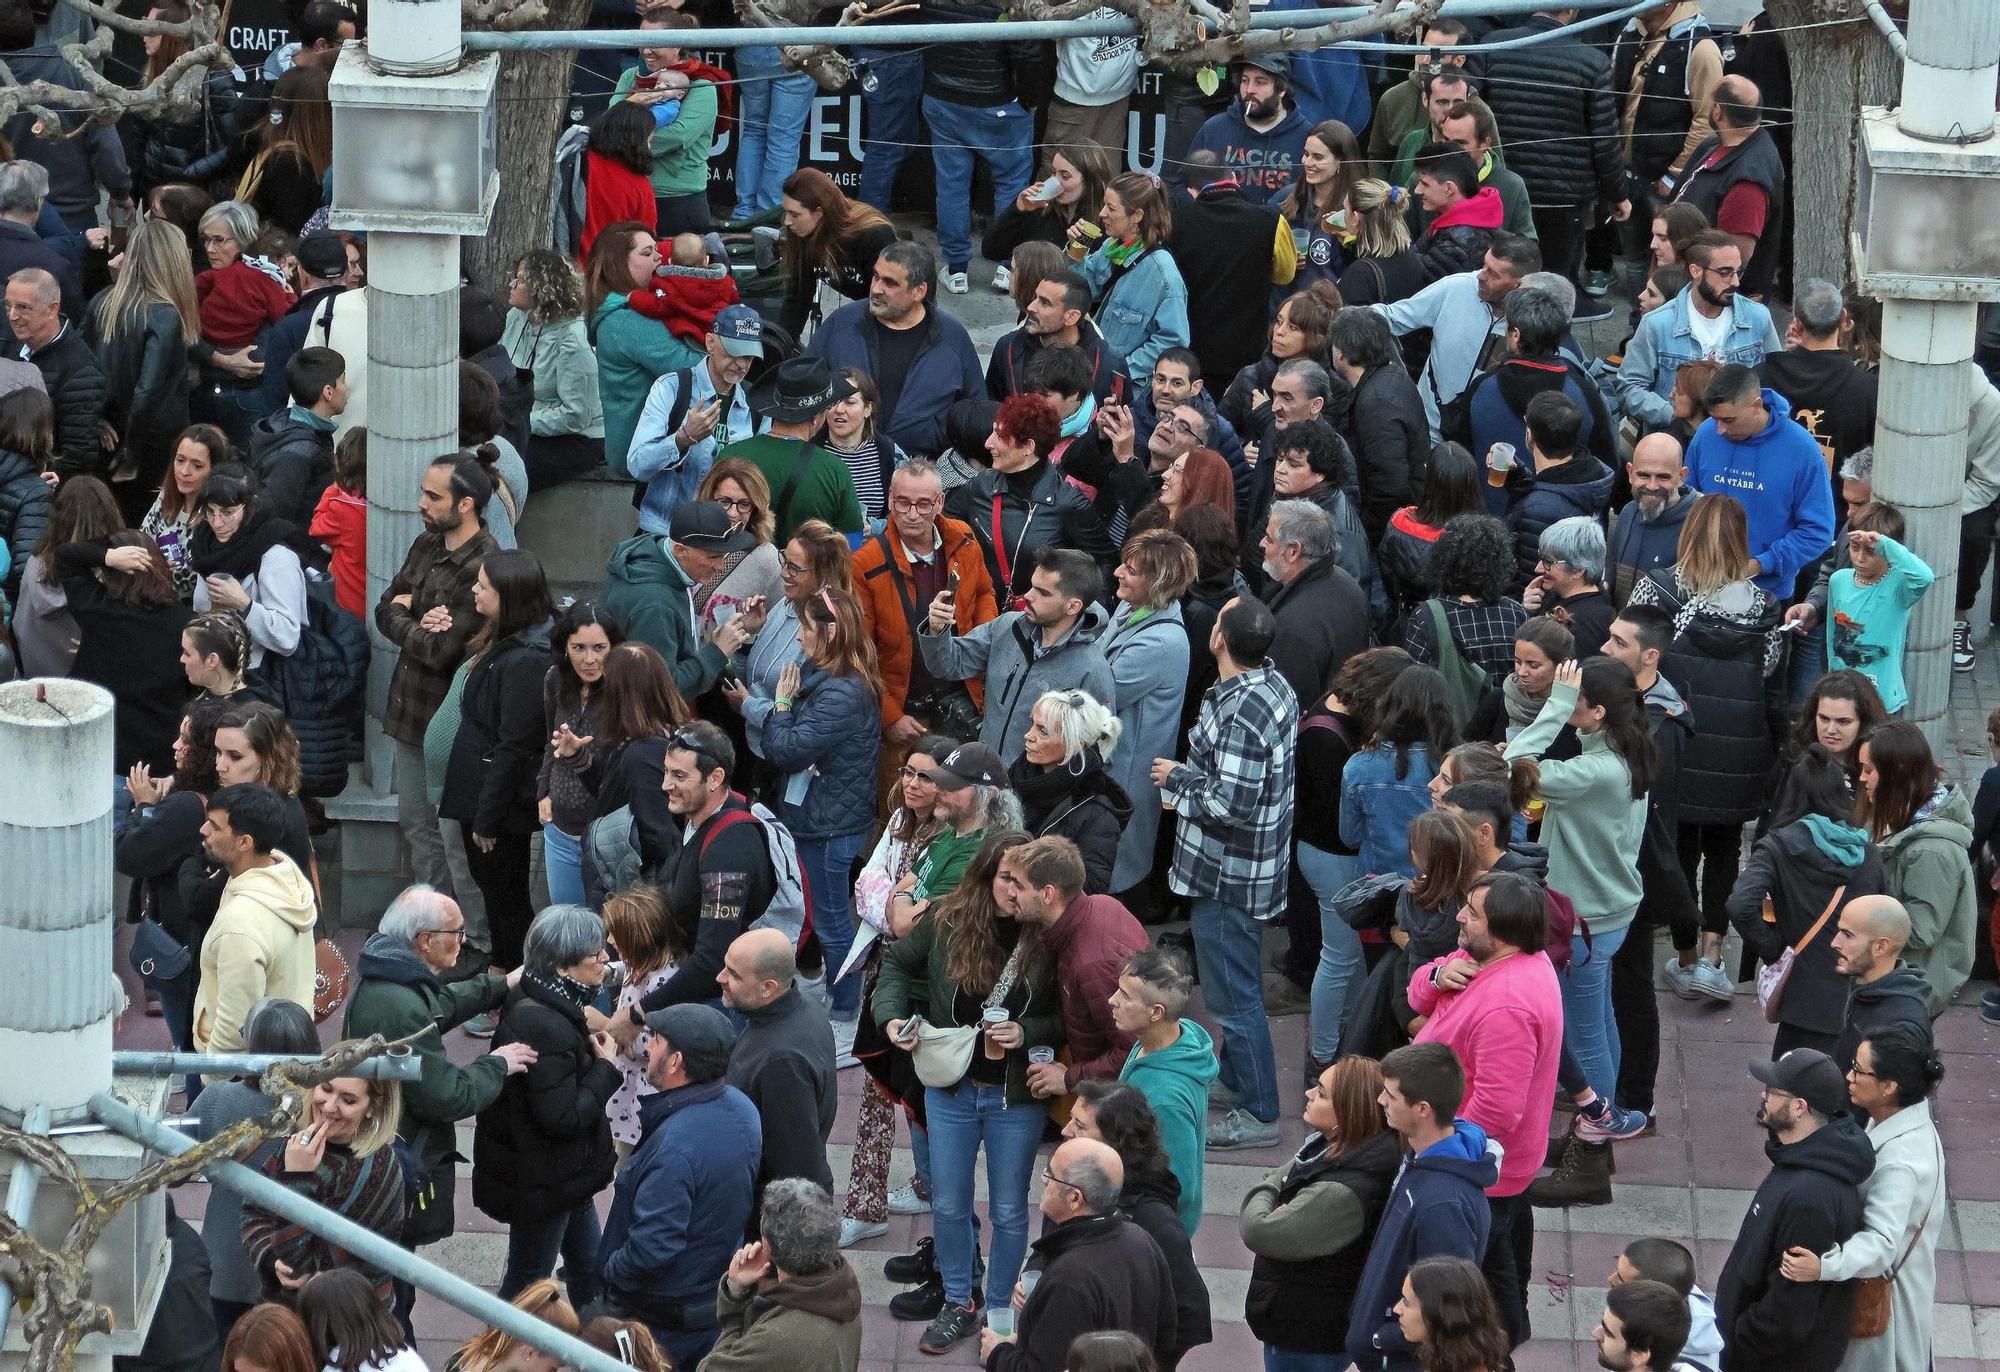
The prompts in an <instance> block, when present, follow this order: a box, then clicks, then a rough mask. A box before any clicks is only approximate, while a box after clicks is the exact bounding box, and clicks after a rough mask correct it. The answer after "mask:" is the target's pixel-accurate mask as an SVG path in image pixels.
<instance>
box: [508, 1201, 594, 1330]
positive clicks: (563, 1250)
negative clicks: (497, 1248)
mask: <svg viewBox="0 0 2000 1372" xmlns="http://www.w3.org/2000/svg"><path fill="white" fill-rule="evenodd" d="M602 1238H603V1231H602V1229H600V1228H599V1227H598V1223H597V1207H596V1206H594V1205H592V1204H591V1203H590V1202H589V1201H585V1202H584V1203H583V1204H581V1205H579V1206H577V1207H576V1209H574V1210H571V1211H569V1212H567V1213H566V1214H561V1215H551V1216H549V1217H548V1218H547V1219H542V1220H516V1221H514V1223H513V1225H512V1227H511V1228H509V1229H508V1231H507V1271H506V1273H505V1274H504V1275H503V1276H502V1277H501V1278H500V1299H501V1300H503V1301H511V1300H513V1299H514V1297H516V1296H518V1295H520V1294H521V1292H522V1291H523V1290H524V1289H525V1288H527V1287H528V1286H531V1285H533V1284H534V1283H535V1282H538V1281H540V1280H541V1279H542V1278H543V1277H546V1276H548V1275H549V1274H550V1273H552V1272H554V1271H555V1268H556V1258H557V1257H558V1256H559V1255H560V1256H561V1258H562V1263H563V1279H564V1280H565V1281H566V1282H567V1283H568V1284H569V1303H570V1304H571V1305H573V1306H575V1307H577V1308H578V1309H579V1310H581V1309H582V1308H583V1307H584V1306H586V1305H588V1304H590V1302H592V1301H594V1300H596V1299H597V1295H598V1285H597V1245H598V1242H599V1240H600V1239H602Z"/></svg>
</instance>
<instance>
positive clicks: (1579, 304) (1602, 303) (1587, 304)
mask: <svg viewBox="0 0 2000 1372" xmlns="http://www.w3.org/2000/svg"><path fill="white" fill-rule="evenodd" d="M1609 318H1611V302H1610V301H1609V300H1606V299H1601V298H1599V297H1597V296H1594V295H1588V294H1586V295H1579V296H1577V298H1576V313H1575V314H1573V315H1571V316H1570V321H1569V322H1570V323H1572V324H1595V323H1597V322H1598V321H1599V320H1600V319H1609Z"/></svg>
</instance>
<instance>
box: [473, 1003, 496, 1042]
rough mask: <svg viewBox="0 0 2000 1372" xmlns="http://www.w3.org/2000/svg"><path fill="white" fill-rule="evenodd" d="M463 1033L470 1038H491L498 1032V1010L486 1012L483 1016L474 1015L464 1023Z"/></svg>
mask: <svg viewBox="0 0 2000 1372" xmlns="http://www.w3.org/2000/svg"><path fill="white" fill-rule="evenodd" d="M465 1032H466V1034H467V1036H468V1037H471V1038H476V1039H490V1038H492V1037H493V1036H494V1035H495V1034H497V1033H499V1032H500V1012H499V1011H498V1010H488V1011H487V1012H486V1013H485V1014H483V1015H475V1016H474V1017H473V1018H471V1019H469V1020H467V1021H466V1022H465Z"/></svg>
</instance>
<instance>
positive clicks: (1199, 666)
mask: <svg viewBox="0 0 2000 1372" xmlns="http://www.w3.org/2000/svg"><path fill="white" fill-rule="evenodd" d="M1233 498H1234V497H1233V495H1232V499H1233ZM1173 530H1174V532H1175V533H1177V534H1179V535H1180V536H1181V537H1182V538H1184V539H1186V540H1187V545H1188V547H1190V548H1192V549H1194V567H1195V576H1194V582H1193V584H1192V585H1190V586H1189V587H1188V588H1187V593H1186V594H1185V595H1183V596H1182V597H1181V619H1182V621H1183V622H1184V623H1185V624H1186V626H1187V636H1188V681H1187V693H1186V694H1185V695H1183V696H1182V697H1181V731H1180V735H1179V738H1178V740H1177V741H1176V743H1175V745H1174V756H1176V757H1178V756H1180V754H1181V750H1182V749H1183V748H1184V747H1185V746H1186V743H1185V740H1186V738H1187V735H1188V730H1190V729H1192V728H1194V722H1195V717H1196V716H1197V715H1199V714H1200V713H1201V702H1202V697H1204V696H1206V695H1207V694H1208V688H1209V687H1211V686H1213V685H1214V684H1215V654H1213V653H1211V652H1210V651H1209V650H1208V639H1209V635H1210V633H1211V632H1212V631H1213V630H1214V628H1215V617H1216V616H1217V615H1219V614H1221V613H1222V607H1223V606H1225V605H1227V604H1228V603H1229V602H1230V601H1231V600H1233V599H1235V598H1236V597H1237V596H1246V595H1249V594H1251V590H1250V583H1249V582H1247V581H1245V580H1244V579H1243V573H1242V572H1241V571H1239V570H1238V569H1237V562H1236V557H1237V554H1236V549H1237V540H1236V517H1235V515H1234V514H1231V513H1227V512H1225V511H1223V510H1220V509H1217V508H1216V507H1215V506H1213V505H1191V506H1189V507H1188V508H1187V509H1185V510H1183V511H1181V512H1180V513H1179V514H1178V515H1176V516H1174V521H1173Z"/></svg>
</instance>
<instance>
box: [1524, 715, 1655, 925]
mask: <svg viewBox="0 0 2000 1372" xmlns="http://www.w3.org/2000/svg"><path fill="white" fill-rule="evenodd" d="M1575 709H1576V687H1574V686H1561V685H1558V686H1555V687H1553V688H1552V689H1551V690H1550V691H1549V699H1548V703H1547V704H1545V705H1543V706H1542V712H1541V713H1540V714H1539V715H1536V716H1535V721H1534V723H1532V724H1530V725H1529V726H1528V727H1527V728H1525V729H1523V730H1522V731H1521V732H1520V733H1518V734H1516V735H1515V736H1514V741H1513V742H1512V743H1509V744H1508V745H1507V749H1506V754H1505V755H1506V758H1507V760H1508V761H1509V762H1512V761H1513V760H1514V759H1515V758H1517V757H1531V758H1537V759H1540V760H1541V773H1542V800H1543V802H1544V803H1545V804H1546V805H1547V807H1548V809H1547V811H1546V813H1544V814H1543V816H1542V844H1543V846H1544V847H1546V848H1547V849H1548V850H1549V886H1550V887H1551V888H1552V889H1554V890H1557V891H1561V892H1562V893H1563V894H1564V895H1566V896H1568V897H1569V899H1570V903H1571V904H1572V905H1574V906H1576V912H1577V914H1578V915H1580V916H1581V917H1582V918H1583V919H1584V920H1585V921H1587V922H1588V923H1589V925H1590V930H1591V932H1592V933H1595V934H1608V933H1611V932H1612V931H1613V930H1617V929H1623V928H1625V927H1626V926H1627V925H1629V924H1631V922H1632V916H1633V915H1634V914H1635V913H1637V911H1638V908H1639V897H1640V896H1641V895H1643V894H1644V892H1643V891H1642V890H1641V888H1640V885H1639V841H1640V838H1641V837H1642V836H1643V835H1644V833H1645V829H1646V798H1645V797H1644V796H1641V797H1640V798H1639V799H1637V800H1634V799H1632V774H1631V772H1629V771H1628V770H1626V767H1625V760H1624V759H1623V758H1621V757H1619V756H1618V754H1616V753H1614V752H1612V751H1611V748H1610V746H1609V745H1608V744H1606V743H1605V741H1604V735H1603V734H1586V733H1581V732H1579V733H1578V734H1577V742H1578V743H1579V744H1581V745H1582V748H1583V752H1582V754H1581V755H1580V756H1577V757H1573V758H1565V759H1562V760H1560V761H1558V760H1554V759H1544V758H1542V750H1543V749H1545V748H1547V747H1548V746H1549V745H1550V744H1551V743H1553V742H1555V738H1556V735H1557V734H1558V733H1560V732H1561V731H1562V726H1563V725H1565V724H1567V723H1569V717H1570V714H1571V713H1572V712H1573V711H1574V710H1575Z"/></svg>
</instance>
